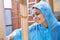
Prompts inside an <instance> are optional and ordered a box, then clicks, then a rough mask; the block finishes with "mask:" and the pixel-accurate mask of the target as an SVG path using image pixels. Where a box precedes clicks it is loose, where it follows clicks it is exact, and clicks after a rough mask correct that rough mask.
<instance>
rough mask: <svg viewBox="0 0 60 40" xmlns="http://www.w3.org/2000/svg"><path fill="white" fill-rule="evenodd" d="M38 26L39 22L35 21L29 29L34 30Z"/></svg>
mask: <svg viewBox="0 0 60 40" xmlns="http://www.w3.org/2000/svg"><path fill="white" fill-rule="evenodd" d="M36 27H37V23H34V24H32V25H30V26H29V27H28V31H33V30H34V29H35V28H36Z"/></svg>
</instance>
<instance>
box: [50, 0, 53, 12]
mask: <svg viewBox="0 0 60 40" xmlns="http://www.w3.org/2000/svg"><path fill="white" fill-rule="evenodd" d="M49 4H50V6H51V9H52V11H53V12H54V9H53V6H54V5H53V0H49Z"/></svg>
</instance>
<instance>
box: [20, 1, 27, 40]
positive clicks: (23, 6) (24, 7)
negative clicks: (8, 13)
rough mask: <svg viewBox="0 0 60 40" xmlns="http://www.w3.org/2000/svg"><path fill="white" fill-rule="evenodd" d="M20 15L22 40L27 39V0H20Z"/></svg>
mask: <svg viewBox="0 0 60 40" xmlns="http://www.w3.org/2000/svg"><path fill="white" fill-rule="evenodd" d="M20 17H21V27H22V40H28V13H27V0H20Z"/></svg>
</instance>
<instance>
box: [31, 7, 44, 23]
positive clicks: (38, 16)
mask: <svg viewBox="0 0 60 40" xmlns="http://www.w3.org/2000/svg"><path fill="white" fill-rule="evenodd" d="M32 15H33V20H34V21H35V22H37V23H38V24H42V23H43V22H45V18H44V16H43V15H42V13H41V11H40V10H39V9H36V8H34V9H33V10H32Z"/></svg>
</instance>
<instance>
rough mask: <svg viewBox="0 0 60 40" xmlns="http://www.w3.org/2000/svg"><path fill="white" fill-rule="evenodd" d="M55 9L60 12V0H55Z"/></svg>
mask: <svg viewBox="0 0 60 40" xmlns="http://www.w3.org/2000/svg"><path fill="white" fill-rule="evenodd" d="M54 11H58V12H60V0H54Z"/></svg>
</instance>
